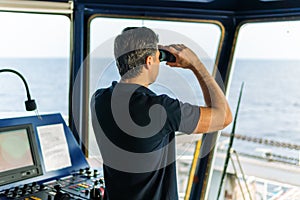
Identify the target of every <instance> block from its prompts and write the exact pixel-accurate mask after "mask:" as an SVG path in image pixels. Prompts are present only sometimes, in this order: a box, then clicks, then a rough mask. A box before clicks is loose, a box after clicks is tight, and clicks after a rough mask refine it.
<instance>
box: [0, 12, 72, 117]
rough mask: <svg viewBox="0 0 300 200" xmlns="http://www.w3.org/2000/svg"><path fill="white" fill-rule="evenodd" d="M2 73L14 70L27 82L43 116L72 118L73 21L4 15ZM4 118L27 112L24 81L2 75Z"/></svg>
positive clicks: (0, 23)
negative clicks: (71, 27) (69, 113)
mask: <svg viewBox="0 0 300 200" xmlns="http://www.w3.org/2000/svg"><path fill="white" fill-rule="evenodd" d="M0 27H1V31H0V44H1V46H0V69H5V68H7V69H13V70H16V71H18V72H19V73H21V74H22V75H23V76H24V78H25V79H26V81H27V83H28V86H29V90H30V94H31V98H32V99H35V101H36V104H37V108H38V111H39V113H40V114H49V113H61V114H62V115H63V116H64V117H65V118H67V115H68V95H69V74H70V67H69V58H70V20H69V18H67V17H66V16H62V15H47V14H25V13H12V12H0ZM0 85H1V91H0V94H1V99H0V102H1V103H0V115H1V116H0V117H1V118H6V117H13V116H23V115H34V114H35V113H32V112H26V110H25V104H24V101H26V100H27V97H26V91H25V87H24V85H23V83H22V81H21V79H20V78H19V77H18V76H17V75H15V74H13V73H7V72H5V73H1V74H0Z"/></svg>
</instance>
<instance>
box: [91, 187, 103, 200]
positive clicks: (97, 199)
mask: <svg viewBox="0 0 300 200" xmlns="http://www.w3.org/2000/svg"><path fill="white" fill-rule="evenodd" d="M90 199H92V200H101V199H102V197H101V194H100V191H99V189H98V188H92V189H91V191H90Z"/></svg>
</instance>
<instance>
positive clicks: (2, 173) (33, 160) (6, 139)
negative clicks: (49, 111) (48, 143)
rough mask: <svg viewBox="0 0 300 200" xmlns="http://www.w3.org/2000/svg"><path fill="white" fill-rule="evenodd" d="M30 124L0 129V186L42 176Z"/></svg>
mask: <svg viewBox="0 0 300 200" xmlns="http://www.w3.org/2000/svg"><path fill="white" fill-rule="evenodd" d="M38 155H39V154H38V152H37V143H36V139H35V135H34V132H33V129H32V125H31V124H25V125H17V126H10V127H0V185H4V184H8V183H12V182H16V181H19V180H24V179H27V178H31V177H35V176H38V175H41V174H42V170H41V166H40V159H39V156H38Z"/></svg>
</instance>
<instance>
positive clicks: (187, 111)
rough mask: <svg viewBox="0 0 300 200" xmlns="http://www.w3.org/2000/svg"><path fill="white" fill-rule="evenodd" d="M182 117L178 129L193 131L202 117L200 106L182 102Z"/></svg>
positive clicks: (187, 131) (185, 131)
mask: <svg viewBox="0 0 300 200" xmlns="http://www.w3.org/2000/svg"><path fill="white" fill-rule="evenodd" d="M180 111H181V119H180V125H179V129H178V131H181V132H184V133H192V132H193V131H194V130H195V128H196V127H197V124H198V121H199V118H200V108H199V106H195V105H191V104H189V103H182V102H180Z"/></svg>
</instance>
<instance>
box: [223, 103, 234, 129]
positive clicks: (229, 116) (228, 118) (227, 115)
mask: <svg viewBox="0 0 300 200" xmlns="http://www.w3.org/2000/svg"><path fill="white" fill-rule="evenodd" d="M232 120H233V117H232V113H231V110H230V108H229V107H227V108H226V112H225V120H224V125H223V128H225V127H226V126H228V125H229V124H230V123H231V122H232Z"/></svg>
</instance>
